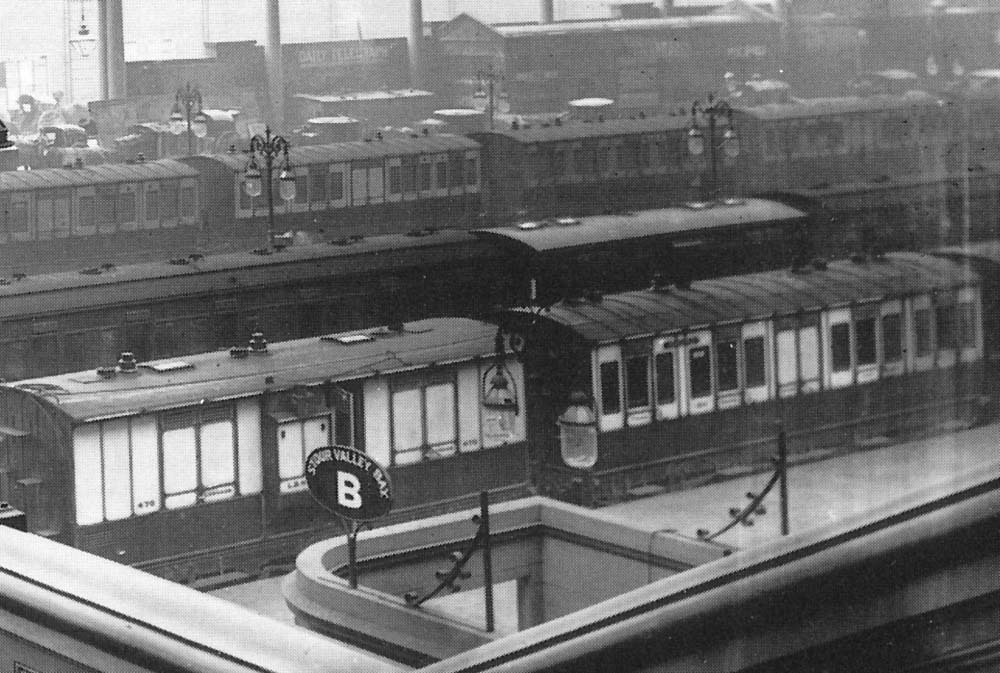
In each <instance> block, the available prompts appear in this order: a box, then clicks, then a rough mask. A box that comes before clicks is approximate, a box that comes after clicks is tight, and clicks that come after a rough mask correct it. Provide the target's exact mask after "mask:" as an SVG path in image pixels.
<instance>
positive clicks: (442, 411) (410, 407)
mask: <svg viewBox="0 0 1000 673" xmlns="http://www.w3.org/2000/svg"><path fill="white" fill-rule="evenodd" d="M455 391H456V387H455V382H454V381H453V380H449V381H440V380H438V381H434V382H428V383H427V384H420V385H416V386H412V387H411V386H407V387H405V388H402V389H399V390H395V391H393V393H392V397H391V400H390V401H391V404H392V413H391V418H392V444H393V446H392V448H393V464H394V465H408V464H411V463H416V462H419V461H421V460H424V459H430V458H440V457H443V456H450V455H452V454H454V453H455V450H456V448H457V446H458V412H457V409H456V404H455Z"/></svg>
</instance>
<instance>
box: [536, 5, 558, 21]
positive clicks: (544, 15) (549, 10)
mask: <svg viewBox="0 0 1000 673" xmlns="http://www.w3.org/2000/svg"><path fill="white" fill-rule="evenodd" d="M539 2H540V10H541V19H540V20H539V23H552V22H553V21H554V20H555V11H554V10H553V6H552V5H553V0H539Z"/></svg>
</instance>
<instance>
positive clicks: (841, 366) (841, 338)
mask: <svg viewBox="0 0 1000 673" xmlns="http://www.w3.org/2000/svg"><path fill="white" fill-rule="evenodd" d="M830 351H831V355H832V358H831V363H830V364H831V367H832V369H833V371H835V372H846V371H849V370H850V369H851V325H850V323H846V322H842V323H837V324H836V325H830Z"/></svg>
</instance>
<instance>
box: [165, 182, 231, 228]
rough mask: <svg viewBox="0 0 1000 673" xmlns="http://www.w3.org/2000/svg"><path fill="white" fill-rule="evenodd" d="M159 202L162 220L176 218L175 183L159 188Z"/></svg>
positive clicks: (166, 183)
mask: <svg viewBox="0 0 1000 673" xmlns="http://www.w3.org/2000/svg"><path fill="white" fill-rule="evenodd" d="M160 192H161V195H160V200H161V201H162V202H163V204H162V205H163V208H162V210H163V219H165V220H173V219H176V218H177V183H175V182H165V183H163V186H162V187H161V188H160ZM240 193H241V194H246V192H245V191H244V190H243V189H240ZM246 207H247V208H249V207H250V203H249V197H247V204H246Z"/></svg>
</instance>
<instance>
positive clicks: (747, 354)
mask: <svg viewBox="0 0 1000 673" xmlns="http://www.w3.org/2000/svg"><path fill="white" fill-rule="evenodd" d="M764 363H765V359H764V337H762V336H758V337H750V338H749V339H744V340H743V366H744V371H745V372H746V386H747V388H756V387H758V386H762V385H764V384H765V383H766V382H767V375H766V373H765V364H764Z"/></svg>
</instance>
